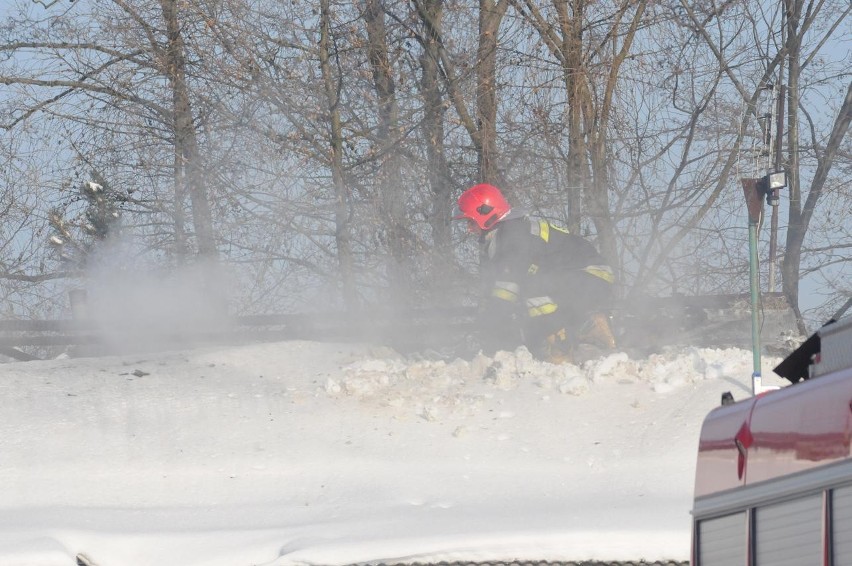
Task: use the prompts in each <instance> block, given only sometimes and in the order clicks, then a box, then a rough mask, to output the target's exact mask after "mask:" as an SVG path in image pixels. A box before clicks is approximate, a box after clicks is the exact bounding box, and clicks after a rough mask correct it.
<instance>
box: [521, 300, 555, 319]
mask: <svg viewBox="0 0 852 566" xmlns="http://www.w3.org/2000/svg"><path fill="white" fill-rule="evenodd" d="M556 308H557V305H556V303H554V302H553V299H551V298H550V297H533V298H531V299H527V309H528V310H527V312H528V314H529V315H530V316H542V315H545V314H552V313H554V312H556Z"/></svg>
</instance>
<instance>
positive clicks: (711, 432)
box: [691, 317, 852, 566]
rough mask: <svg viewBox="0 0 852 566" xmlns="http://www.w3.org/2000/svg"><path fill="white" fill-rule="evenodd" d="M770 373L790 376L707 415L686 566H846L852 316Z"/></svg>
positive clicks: (851, 539)
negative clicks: (776, 387)
mask: <svg viewBox="0 0 852 566" xmlns="http://www.w3.org/2000/svg"><path fill="white" fill-rule="evenodd" d="M775 372H776V373H778V374H779V375H781V376H782V377H785V378H787V379H789V380H790V381H791V382H792V383H793V385H791V386H788V387H785V388H782V389H779V390H775V391H769V392H766V393H762V394H760V395H758V396H756V397H752V398H750V399H746V400H743V401H740V402H737V403H727V404H723V405H722V406H720V407H718V408H716V409H714V410H713V411H711V412H710V413H709V414H708V415H707V417H706V418H705V420H704V423H703V426H702V429H701V436H700V439H699V445H698V460H697V463H696V476H695V500H694V506H693V510H692V556H691V564H692V565H693V566H720V565H724V566H785V565H790V566H808V565H813V566H842V565H850V566H852V458H850V438H852V317H847V318H845V319H843V320H841V321H839V322H832V323H830V324H827V325H826V326H824V327H823V328H822V329H820V330H819V331H818V332H817V333H816V334H814V335H813V336H811V338H809V339H808V340H807V341H806V342H805V343H804V344H802V346H800V347H799V348H798V349H797V350H796V351H794V352H793V353H792V354H790V356H788V357H787V358H786V359H785V360H784V361H783V362H782V363H781V364H779V365H778V366H777V367H776V368H775Z"/></svg>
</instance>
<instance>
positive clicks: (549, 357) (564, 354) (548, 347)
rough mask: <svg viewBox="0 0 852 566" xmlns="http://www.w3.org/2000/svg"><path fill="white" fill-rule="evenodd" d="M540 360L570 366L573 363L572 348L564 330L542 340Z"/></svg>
mask: <svg viewBox="0 0 852 566" xmlns="http://www.w3.org/2000/svg"><path fill="white" fill-rule="evenodd" d="M542 359H544V361H546V362H549V363H551V364H570V363H571V362H573V361H574V352H573V348H572V347H571V342H570V341H569V340H568V333H567V332H565V329H564V328H561V329H559V330H558V331H556V332H554V333H553V334H551V335H550V336H548V337H547V338H545V339H544V347H543V352H542Z"/></svg>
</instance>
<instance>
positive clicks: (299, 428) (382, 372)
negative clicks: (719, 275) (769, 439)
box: [0, 342, 784, 566]
mask: <svg viewBox="0 0 852 566" xmlns="http://www.w3.org/2000/svg"><path fill="white" fill-rule="evenodd" d="M778 361H780V360H779V359H777V358H776V359H764V361H763V364H764V383H765V384H768V385H783V384H784V382H783V381H782V380H781V379H780V378H778V377H777V376H775V375H774V374H773V373H772V372H771V368H772V367H774V365H775V364H776V363H777V362H778ZM751 366H752V356H751V352H750V351H748V350H739V349H728V350H713V349H696V348H685V349H679V350H677V351H670V352H668V353H664V354H658V355H653V356H650V357H648V358H645V359H629V358H628V357H627V355H626V354H623V353H617V354H613V355H610V356H608V357H605V358H601V359H597V360H593V361H589V362H586V363H585V364H584V365H583V366H582V367H578V366H575V365H565V366H553V365H550V364H544V363H540V362H537V361H535V360H533V359H531V358H530V357H529V354H528V353H527V352H526V350H523V349H521V350H519V351H518V352H515V353H499V354H498V355H497V356H496V357H495V358H494V359H491V358H487V357H482V356H481V357H479V358H476V359H474V360H472V361H464V360H455V361H452V362H442V361H427V360H419V361H418V360H411V359H408V360H406V359H403V358H401V357H400V356H398V355H396V354H395V353H394V352H392V351H390V350H387V349H381V348H372V347H370V346H367V345H350V344H320V343H314V342H284V343H275V344H261V345H250V346H242V347H227V348H208V349H195V350H187V351H174V352H168V353H160V354H138V355H128V356H122V357H108V358H78V359H60V360H53V361H44V362H17V363H7V364H0V394H2V399H3V408H2V412H0V564H2V565H4V566H16V565H35V566H73V565H74V564H76V558H75V557H76V556H77V554H78V553H82V554H84V555H86V556H87V557H88V559H90V560H91V561H92V562H93V563H95V564H97V565H99V566H148V565H150V566H169V565H175V566H195V565H199V566H200V565H204V566H219V565H221V566H243V565H245V566H248V565H251V564H264V565H267V564H268V565H287V564H324V565H334V564H351V563H358V562H370V561H373V562H377V561H387V562H437V561H442V560H444V561H449V560H471V561H473V560H510V559H528V560H583V559H588V560H637V559H646V560H649V561H652V560H663V559H674V560H686V559H687V558H688V553H689V545H690V515H689V512H690V508H691V499H692V489H693V476H694V468H695V452H696V448H697V441H698V435H699V431H700V426H701V422H702V419H703V417H704V416H705V414H706V413H707V412H708V411H709V410H711V409H712V408H713V407H715V406H717V405H718V404H719V400H720V396H721V394H722V393H723V392H725V391H731V392H732V393H733V394H734V397H735V398H736V399H738V400H739V399H743V398H745V397H747V396H749V395H750V393H751V384H750V375H751V369H752V367H751Z"/></svg>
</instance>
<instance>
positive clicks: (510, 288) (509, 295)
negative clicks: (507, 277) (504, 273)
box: [491, 281, 521, 303]
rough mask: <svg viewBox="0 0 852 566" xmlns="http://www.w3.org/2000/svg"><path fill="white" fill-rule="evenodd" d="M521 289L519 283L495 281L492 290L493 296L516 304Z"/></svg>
mask: <svg viewBox="0 0 852 566" xmlns="http://www.w3.org/2000/svg"><path fill="white" fill-rule="evenodd" d="M520 290H521V288H520V286H519V285H518V284H517V283H513V282H511V281H495V282H494V287H493V288H492V289H491V296H492V297H497V298H498V299H503V300H504V301H509V302H512V303H514V302H516V301H517V300H518V293H519V292H520Z"/></svg>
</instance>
